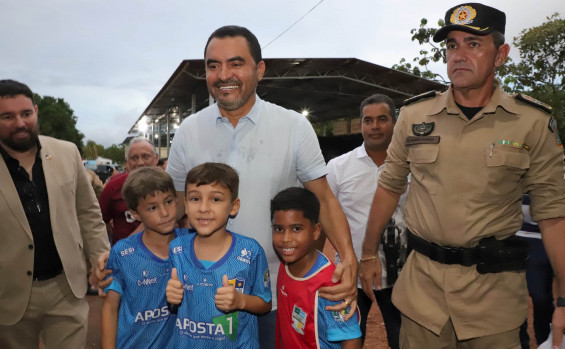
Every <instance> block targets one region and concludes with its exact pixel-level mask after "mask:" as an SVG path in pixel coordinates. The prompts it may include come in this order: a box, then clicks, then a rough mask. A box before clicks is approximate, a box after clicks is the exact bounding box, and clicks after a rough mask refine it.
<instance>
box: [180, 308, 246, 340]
mask: <svg viewBox="0 0 565 349" xmlns="http://www.w3.org/2000/svg"><path fill="white" fill-rule="evenodd" d="M238 314H239V312H237V311H236V312H233V313H229V314H225V315H221V316H218V317H215V318H213V319H212V321H213V322H212V323H210V322H203V321H199V322H196V321H192V320H190V319H189V318H180V317H179V318H177V321H176V324H175V326H176V327H177V328H178V329H179V332H180V334H182V335H188V336H190V337H192V338H195V339H211V340H224V338H225V337H226V336H227V337H228V338H229V339H230V340H232V341H234V340H235V339H236V337H237V330H238V328H239V320H238Z"/></svg>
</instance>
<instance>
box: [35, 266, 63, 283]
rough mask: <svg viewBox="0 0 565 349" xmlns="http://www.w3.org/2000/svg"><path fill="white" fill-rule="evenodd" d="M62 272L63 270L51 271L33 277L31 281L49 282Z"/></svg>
mask: <svg viewBox="0 0 565 349" xmlns="http://www.w3.org/2000/svg"><path fill="white" fill-rule="evenodd" d="M62 272H63V269H58V270H55V271H51V272H48V273H45V274H41V275H39V276H36V275H34V276H33V281H45V280H49V279H52V278H54V277H55V276H57V275H59V274H61V273H62Z"/></svg>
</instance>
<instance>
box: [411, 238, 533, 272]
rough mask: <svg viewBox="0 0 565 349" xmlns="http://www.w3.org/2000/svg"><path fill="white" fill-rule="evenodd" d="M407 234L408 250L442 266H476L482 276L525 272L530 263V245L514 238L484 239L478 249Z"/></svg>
mask: <svg viewBox="0 0 565 349" xmlns="http://www.w3.org/2000/svg"><path fill="white" fill-rule="evenodd" d="M406 233H407V234H406V235H407V237H408V248H409V249H410V248H411V249H413V250H415V251H416V252H418V253H421V254H423V255H424V256H427V257H428V258H429V259H431V260H433V261H436V262H439V263H442V264H459V265H462V266H465V267H470V266H473V265H476V266H477V272H478V273H479V274H488V273H500V272H503V271H524V270H525V269H526V265H527V262H528V254H529V250H528V244H527V243H525V242H523V241H522V240H520V239H519V238H518V237H516V236H514V235H513V236H510V237H508V238H505V239H502V240H498V239H496V237H494V236H489V237H485V238H482V239H481V240H480V241H479V244H478V245H477V246H475V247H449V246H440V245H438V244H435V243H433V242H429V241H426V240H424V239H422V238H421V237H419V236H416V235H415V234H414V233H412V232H411V231H410V230H408V229H406Z"/></svg>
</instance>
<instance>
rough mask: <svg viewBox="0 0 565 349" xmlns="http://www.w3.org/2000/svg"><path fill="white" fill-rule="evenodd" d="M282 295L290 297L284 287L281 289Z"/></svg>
mask: <svg viewBox="0 0 565 349" xmlns="http://www.w3.org/2000/svg"><path fill="white" fill-rule="evenodd" d="M281 294H282V295H283V296H285V297H288V294H287V293H286V292H285V290H284V285H282V287H281Z"/></svg>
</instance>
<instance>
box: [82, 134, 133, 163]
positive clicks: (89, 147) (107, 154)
mask: <svg viewBox="0 0 565 349" xmlns="http://www.w3.org/2000/svg"><path fill="white" fill-rule="evenodd" d="M83 156H84V158H85V159H87V160H95V159H96V158H97V157H99V156H101V157H103V158H107V159H110V160H112V161H113V162H115V163H119V164H123V163H124V158H125V145H124V144H112V145H111V146H109V147H108V148H104V146H103V145H101V144H97V143H96V142H95V141H93V140H90V139H89V140H88V141H87V142H86V146H85V147H84V153H83Z"/></svg>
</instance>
